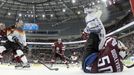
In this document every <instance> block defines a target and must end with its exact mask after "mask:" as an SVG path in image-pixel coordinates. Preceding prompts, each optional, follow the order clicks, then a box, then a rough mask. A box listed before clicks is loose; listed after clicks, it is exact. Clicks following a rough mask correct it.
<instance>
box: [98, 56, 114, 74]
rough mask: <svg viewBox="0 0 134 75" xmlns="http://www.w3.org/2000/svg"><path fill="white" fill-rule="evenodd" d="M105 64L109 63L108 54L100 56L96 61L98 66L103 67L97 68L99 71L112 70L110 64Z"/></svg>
mask: <svg viewBox="0 0 134 75" xmlns="http://www.w3.org/2000/svg"><path fill="white" fill-rule="evenodd" d="M106 64H110V59H109V57H108V56H104V57H102V58H100V59H99V62H98V67H103V66H104V67H103V68H100V69H98V71H99V72H101V71H107V72H113V68H112V66H107V67H105V66H106Z"/></svg>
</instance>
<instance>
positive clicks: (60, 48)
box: [53, 42, 65, 54]
mask: <svg viewBox="0 0 134 75" xmlns="http://www.w3.org/2000/svg"><path fill="white" fill-rule="evenodd" d="M53 49H54V51H55V52H56V53H60V54H63V52H64V50H65V47H64V45H63V43H62V42H61V43H58V42H55V43H54V44H53Z"/></svg>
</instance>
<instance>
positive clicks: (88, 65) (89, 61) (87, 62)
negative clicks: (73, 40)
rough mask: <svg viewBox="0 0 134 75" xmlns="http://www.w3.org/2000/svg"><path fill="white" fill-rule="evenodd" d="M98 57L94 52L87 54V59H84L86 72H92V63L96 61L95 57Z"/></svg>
mask: <svg viewBox="0 0 134 75" xmlns="http://www.w3.org/2000/svg"><path fill="white" fill-rule="evenodd" d="M96 58H97V53H92V54H91V55H89V56H87V57H86V59H85V60H84V63H83V64H84V65H83V66H82V67H83V71H84V72H85V73H90V72H91V64H92V63H93V62H94V61H95V59H96Z"/></svg>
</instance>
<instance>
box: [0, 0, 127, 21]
mask: <svg viewBox="0 0 134 75" xmlns="http://www.w3.org/2000/svg"><path fill="white" fill-rule="evenodd" d="M104 1H106V3H108V4H109V6H112V5H115V4H116V3H118V5H117V8H116V7H115V6H114V7H112V8H109V10H108V11H111V16H113V15H114V16H115V17H116V16H117V15H118V14H119V13H118V12H117V10H118V8H119V11H122V9H123V10H124V9H127V10H128V9H129V8H128V7H126V6H125V5H126V2H125V1H127V3H128V0H0V17H2V18H4V19H5V18H10V19H16V18H18V17H23V18H24V19H25V18H36V19H39V20H53V21H57V22H61V21H62V22H64V21H67V20H69V19H70V18H83V17H84V16H85V14H84V12H83V9H84V7H86V6H89V7H90V6H96V5H104V4H105V3H104ZM120 5H121V6H120ZM123 6H124V7H126V8H124V7H123ZM113 8H114V10H113ZM107 13H110V12H107ZM116 14H117V15H116ZM120 17H121V16H119V18H120ZM103 18H105V15H104V17H103ZM121 18H122V17H121ZM108 19H109V20H110V19H112V18H110V17H109V18H108Z"/></svg>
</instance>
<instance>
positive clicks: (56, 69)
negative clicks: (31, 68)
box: [38, 61, 59, 71]
mask: <svg viewBox="0 0 134 75" xmlns="http://www.w3.org/2000/svg"><path fill="white" fill-rule="evenodd" d="M38 62H39V63H40V64H42V65H44V66H45V67H47V68H48V69H49V70H55V71H58V70H59V68H51V67H48V66H47V65H46V64H44V63H43V62H42V61H38Z"/></svg>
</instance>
